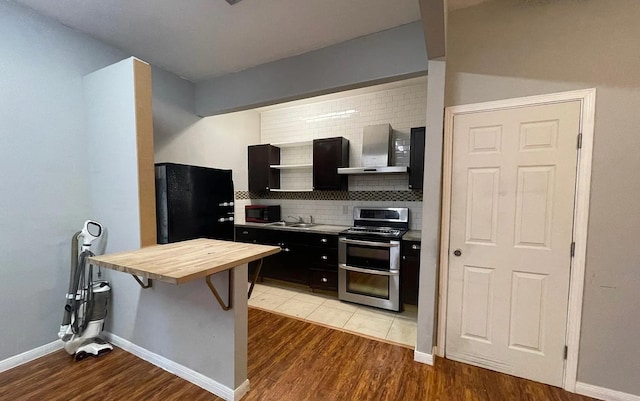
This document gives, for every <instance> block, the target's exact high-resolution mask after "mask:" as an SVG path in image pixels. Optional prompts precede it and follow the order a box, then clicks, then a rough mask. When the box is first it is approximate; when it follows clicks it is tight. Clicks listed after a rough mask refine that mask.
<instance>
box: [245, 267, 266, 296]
mask: <svg viewBox="0 0 640 401" xmlns="http://www.w3.org/2000/svg"><path fill="white" fill-rule="evenodd" d="M263 261H264V259H260V262H259V263H258V268H257V269H256V272H255V274H254V275H253V278H252V279H251V286H250V287H249V296H248V298H251V293H252V292H253V286H254V285H256V281H258V276H259V275H260V270H261V269H262V262H263Z"/></svg>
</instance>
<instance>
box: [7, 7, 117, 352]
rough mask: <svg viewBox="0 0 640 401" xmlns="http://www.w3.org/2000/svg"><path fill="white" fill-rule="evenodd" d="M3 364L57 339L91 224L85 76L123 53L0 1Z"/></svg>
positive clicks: (113, 60)
mask: <svg viewBox="0 0 640 401" xmlns="http://www.w3.org/2000/svg"><path fill="white" fill-rule="evenodd" d="M0 48H1V49H2V56H1V60H0V93H1V95H0V121H1V122H2V124H0V171H1V172H2V173H1V175H2V183H1V184H0V192H1V193H2V196H0V244H1V245H0V294H2V302H0V319H2V330H1V331H0V360H3V359H6V358H8V357H10V356H13V355H17V354H19V353H22V352H25V351H28V350H31V349H33V348H35V347H38V346H41V345H43V344H46V343H49V342H51V341H54V340H56V339H57V332H58V327H59V326H60V322H61V319H62V311H63V306H64V295H65V293H66V290H67V283H68V277H69V271H68V269H69V264H70V253H71V251H70V241H71V236H72V234H73V233H75V232H76V231H78V230H80V229H81V228H82V223H83V222H84V220H85V219H87V218H88V217H90V216H89V211H90V208H89V207H90V198H89V180H88V175H87V174H86V172H85V170H84V169H85V168H86V166H87V162H88V160H89V158H88V156H87V152H86V148H85V145H84V134H85V132H84V121H83V98H82V76H83V75H85V74H87V73H89V72H91V71H94V70H96V69H98V68H101V67H103V66H105V65H108V64H111V63H113V62H115V61H117V60H119V59H122V58H124V57H125V56H126V55H125V54H123V53H121V52H119V51H117V50H115V49H113V48H111V47H108V46H106V45H104V44H102V43H100V42H98V41H95V40H93V39H90V38H88V37H86V36H83V35H79V34H78V33H77V32H74V31H72V30H70V29H67V28H65V27H63V26H62V25H59V24H56V23H51V22H49V21H48V20H45V19H44V18H42V17H39V16H36V15H35V14H34V13H32V12H30V11H27V10H25V9H23V8H21V7H18V6H15V5H13V4H8V3H6V2H0Z"/></svg>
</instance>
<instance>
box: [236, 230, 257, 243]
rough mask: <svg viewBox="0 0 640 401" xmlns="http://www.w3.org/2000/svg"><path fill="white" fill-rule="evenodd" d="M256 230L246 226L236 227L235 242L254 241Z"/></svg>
mask: <svg viewBox="0 0 640 401" xmlns="http://www.w3.org/2000/svg"><path fill="white" fill-rule="evenodd" d="M257 239H258V230H256V229H253V228H247V227H236V242H250V243H254V244H255V243H256V242H257Z"/></svg>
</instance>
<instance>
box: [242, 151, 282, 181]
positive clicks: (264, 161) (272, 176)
mask: <svg viewBox="0 0 640 401" xmlns="http://www.w3.org/2000/svg"><path fill="white" fill-rule="evenodd" d="M248 152H249V154H248V160H249V165H248V169H249V171H248V173H249V191H251V192H260V191H268V190H270V189H278V188H280V171H279V170H277V169H274V168H271V167H270V166H271V165H272V164H280V148H277V147H275V146H272V145H251V146H249V147H248Z"/></svg>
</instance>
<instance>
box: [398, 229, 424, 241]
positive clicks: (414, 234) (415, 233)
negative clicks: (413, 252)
mask: <svg viewBox="0 0 640 401" xmlns="http://www.w3.org/2000/svg"><path fill="white" fill-rule="evenodd" d="M421 239H422V231H420V230H409V231H407V232H406V233H405V234H404V235H403V236H402V240H403V241H420V240H421Z"/></svg>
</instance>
